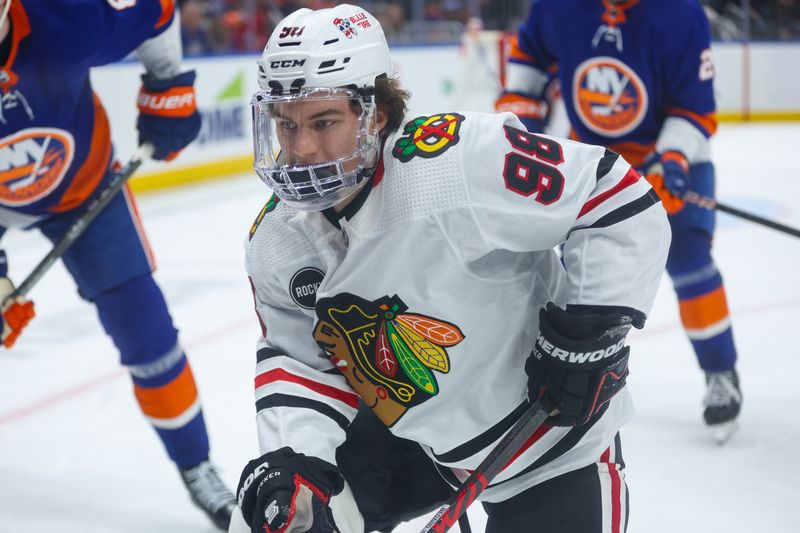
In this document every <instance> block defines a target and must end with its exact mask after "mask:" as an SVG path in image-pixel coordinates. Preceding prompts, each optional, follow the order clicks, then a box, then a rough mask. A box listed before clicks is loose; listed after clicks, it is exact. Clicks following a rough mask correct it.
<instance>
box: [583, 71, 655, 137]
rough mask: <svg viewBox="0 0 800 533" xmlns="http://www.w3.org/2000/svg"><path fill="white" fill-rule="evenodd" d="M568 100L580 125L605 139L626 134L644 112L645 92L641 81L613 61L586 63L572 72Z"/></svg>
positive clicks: (638, 122) (631, 129)
mask: <svg viewBox="0 0 800 533" xmlns="http://www.w3.org/2000/svg"><path fill="white" fill-rule="evenodd" d="M572 99H573V105H574V106H575V111H576V113H577V114H578V117H580V119H581V122H583V123H584V124H585V125H586V127H587V128H589V129H590V130H592V131H593V132H595V133H597V134H599V135H604V136H607V137H620V136H622V135H625V134H627V133H630V132H631V131H633V130H634V129H635V128H636V127H637V126H638V125H639V124H641V122H642V119H644V115H645V113H646V112H647V102H648V99H647V89H646V88H645V85H644V83H642V80H641V78H639V76H638V75H637V74H636V73H635V72H634V71H633V69H631V68H630V67H628V66H627V65H626V64H625V63H623V62H622V61H619V60H618V59H614V58H613V57H594V58H591V59H587V60H586V61H584V62H583V63H581V64H580V66H578V68H577V69H575V77H574V78H573V86H572Z"/></svg>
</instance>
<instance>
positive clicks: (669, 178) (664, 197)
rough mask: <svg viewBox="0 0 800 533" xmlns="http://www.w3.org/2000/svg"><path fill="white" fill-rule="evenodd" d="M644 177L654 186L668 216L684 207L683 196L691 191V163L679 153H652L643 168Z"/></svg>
mask: <svg viewBox="0 0 800 533" xmlns="http://www.w3.org/2000/svg"><path fill="white" fill-rule="evenodd" d="M642 168H643V171H642V173H643V174H644V177H645V178H647V181H648V182H650V185H652V186H653V189H654V190H655V191H656V194H658V197H659V198H660V199H661V203H662V204H663V205H664V209H665V210H666V211H667V213H668V214H670V215H674V214H675V213H677V212H679V211H680V210H681V209H683V207H684V205H685V204H684V201H683V195H684V194H686V192H687V191H688V190H689V186H690V181H689V162H688V161H687V160H686V157H685V156H684V155H683V154H682V153H680V152H677V151H666V152H664V153H663V154H658V153H655V152H654V153H652V154H650V156H649V157H648V158H647V159H646V160H645V162H644V165H643V166H642Z"/></svg>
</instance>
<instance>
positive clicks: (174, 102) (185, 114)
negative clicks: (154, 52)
mask: <svg viewBox="0 0 800 533" xmlns="http://www.w3.org/2000/svg"><path fill="white" fill-rule="evenodd" d="M194 80H195V73H194V71H189V72H184V73H183V74H179V75H177V76H175V77H173V78H168V79H157V78H155V77H153V76H152V75H150V74H145V75H143V76H142V88H141V90H140V91H139V96H138V98H137V103H138V107H139V118H138V120H137V121H136V127H137V128H138V129H139V144H145V143H150V144H152V145H153V147H154V151H153V159H163V160H166V161H170V160H172V159H175V158H176V157H177V156H178V153H179V152H180V151H181V150H183V149H184V148H185V147H186V146H187V145H188V144H189V143H190V142H192V141H193V140H194V139H195V137H197V134H198V133H200V126H201V118H200V114H199V113H198V112H197V99H196V97H195V92H194Z"/></svg>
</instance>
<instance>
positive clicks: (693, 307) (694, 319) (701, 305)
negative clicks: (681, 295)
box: [679, 287, 728, 329]
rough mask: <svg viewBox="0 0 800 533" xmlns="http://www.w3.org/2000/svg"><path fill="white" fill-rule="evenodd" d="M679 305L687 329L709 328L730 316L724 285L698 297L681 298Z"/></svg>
mask: <svg viewBox="0 0 800 533" xmlns="http://www.w3.org/2000/svg"><path fill="white" fill-rule="evenodd" d="M679 305H680V311H681V321H682V322H683V326H684V327H685V328H687V329H701V328H707V327H708V326H712V325H714V324H716V323H718V322H721V321H722V320H724V319H726V318H728V300H727V298H726V297H725V288H724V287H719V288H717V289H715V290H714V291H712V292H710V293H708V294H704V295H703V296H698V297H697V298H690V299H686V300H681V301H680V303H679Z"/></svg>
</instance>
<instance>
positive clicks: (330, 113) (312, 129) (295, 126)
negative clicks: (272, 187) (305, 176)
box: [271, 98, 361, 170]
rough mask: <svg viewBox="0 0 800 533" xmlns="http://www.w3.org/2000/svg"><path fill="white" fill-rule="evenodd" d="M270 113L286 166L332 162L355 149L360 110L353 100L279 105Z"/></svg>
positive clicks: (298, 102) (296, 102)
mask: <svg viewBox="0 0 800 533" xmlns="http://www.w3.org/2000/svg"><path fill="white" fill-rule="evenodd" d="M271 114H272V117H273V119H274V120H275V131H276V134H277V136H278V142H279V143H280V147H281V152H282V155H283V158H284V163H285V164H287V165H312V164H317V163H324V162H327V161H335V160H337V159H339V158H341V157H345V156H348V155H350V154H352V153H353V152H354V151H355V149H356V141H357V137H358V130H359V127H360V117H361V110H360V108H359V107H357V106H356V105H354V103H353V101H352V100H349V99H343V98H340V99H335V98H334V99H319V100H300V101H295V102H286V103H279V104H275V105H274V106H273V108H272V113H271ZM345 170H349V169H345Z"/></svg>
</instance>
